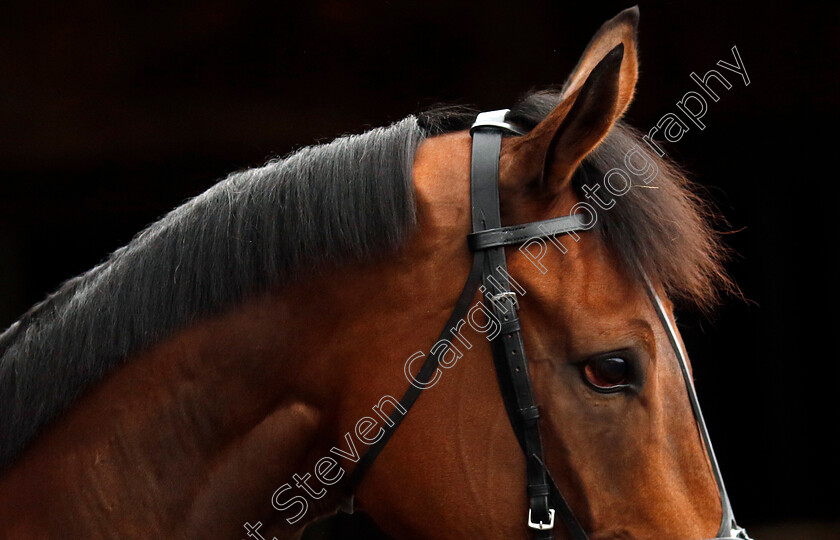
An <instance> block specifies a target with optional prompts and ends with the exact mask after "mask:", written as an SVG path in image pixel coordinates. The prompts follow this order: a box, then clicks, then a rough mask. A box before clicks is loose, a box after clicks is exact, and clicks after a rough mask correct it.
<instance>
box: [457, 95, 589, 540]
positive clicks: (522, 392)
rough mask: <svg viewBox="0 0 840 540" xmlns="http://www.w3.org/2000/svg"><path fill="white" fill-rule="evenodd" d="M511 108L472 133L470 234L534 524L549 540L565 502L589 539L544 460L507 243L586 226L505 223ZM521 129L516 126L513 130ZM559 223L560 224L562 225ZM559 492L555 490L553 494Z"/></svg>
mask: <svg viewBox="0 0 840 540" xmlns="http://www.w3.org/2000/svg"><path fill="white" fill-rule="evenodd" d="M506 113H507V111H493V112H489V113H482V114H480V115H479V116H478V117H477V118H476V122H475V124H473V127H472V129H471V130H470V133H471V134H472V138H473V144H472V161H471V168H470V177H471V178H470V186H471V187H470V199H471V205H472V223H473V233H472V234H471V235H470V236H469V237H468V239H469V240H468V241H469V243H470V248H471V249H473V250H474V251H475V252H476V255H478V254H479V253H482V252H484V253H486V254H487V258H486V260H485V267H484V271H483V275H482V282H483V290H482V293H483V295H484V304H485V307H486V308H487V309H488V310H490V311H491V312H492V313H493V315H494V316H495V317H496V319H497V320H499V321H501V327H502V328H501V331H500V333H499V336H498V337H497V338H496V339H494V340H493V343H492V347H491V348H492V351H493V364H494V367H495V368H496V378H497V379H498V382H499V388H500V390H501V392H502V397H503V402H504V404H505V409H506V411H507V413H508V418H509V419H510V422H511V426H512V427H513V431H514V433H515V434H516V438H517V440H518V441H519V445H520V447H521V448H522V451H523V453H524V455H525V461H526V476H527V484H526V485H527V497H528V521H527V523H528V526H529V527H530V528H531V529H533V533H534V534H533V537H534V538H536V539H540V540H548V539H551V538H553V537H554V535H553V531H552V529H553V526H554V514H555V512H556V510H557V509H556V508H552V505H551V503H550V500H555V501H558V502H560V516H561V517H562V518H563V520H564V522H565V523H566V525H567V527H568V529H569V532H570V533H571V535H572V538H573V539H574V540H585V539H586V533H585V532H584V531H583V528H582V527H581V526H580V523H579V522H578V520H577V519H576V518H575V517H574V514H573V513H572V511H571V509H570V508H569V506H568V504H566V501H565V499H564V498H563V496H562V494H560V491H559V490H558V489H557V486H556V485H555V484H554V482H549V477H548V471H547V469H546V467H545V465H544V462H543V445H542V438H541V436H540V429H539V417H540V415H539V409H538V408H537V403H536V397H535V396H534V387H533V384H532V382H531V376H530V372H529V369H528V359H527V356H526V355H525V345H524V342H523V339H522V331H521V328H522V326H521V323H520V321H519V316H518V309H519V303H518V302H517V300H516V292H514V291H513V290H511V289H512V287H511V285H512V284H511V280H510V276H509V274H508V271H507V260H506V257H505V250H504V246H505V245H508V244H512V243H521V242H524V241H525V240H528V239H530V238H533V237H534V236H537V237H540V236H548V235H552V234H553V233H552V231H554V230H557V231H562V232H570V231H573V230H582V228H583V227H582V225H583V224H584V223H583V221H582V220H580V219H578V216H574V217H572V218H571V219H570V218H562V219H561V220H550V221H553V222H554V227H553V228H552V227H543V228H542V229H540V224H539V223H530V224H527V225H517V226H513V227H502V223H501V210H500V207H499V157H500V154H501V143H502V135H503V130H505V129H506V128H505V127H503V125H504V124H506V122H505V118H504V116H505V114H506ZM509 131H513V132H514V133H518V131H516V130H513V129H511V130H509ZM558 225H559V227H558ZM552 495H553V496H552Z"/></svg>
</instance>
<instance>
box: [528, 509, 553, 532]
mask: <svg viewBox="0 0 840 540" xmlns="http://www.w3.org/2000/svg"><path fill="white" fill-rule="evenodd" d="M528 526H529V527H531V528H532V529H537V530H538V531H547V530H549V529H553V528H554V508H549V509H548V523H543V522H542V521H538V522H536V523H534V522H533V521H532V520H531V509H530V508H529V509H528Z"/></svg>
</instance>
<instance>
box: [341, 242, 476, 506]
mask: <svg viewBox="0 0 840 540" xmlns="http://www.w3.org/2000/svg"><path fill="white" fill-rule="evenodd" d="M484 260H485V257H484V254H483V253H482V254H481V255H479V256H476V257H474V258H473V264H472V268H471V269H470V273H469V274H468V275H467V281H466V283H464V287H463V288H462V289H461V294H460V295H458V300H457V301H456V302H455V307H454V308H453V309H452V314H451V315H450V316H449V319H447V321H446V324H444V325H443V330H441V333H440V336H439V337H438V339H437V340H436V342H437V341H440V340H442V339H448V338H449V337H451V336H450V332H451V330H452V329H453V328H455V327H456V325H457V324H458V322H459V321H461V320H462V319H465V317H466V316H467V312H468V311H469V309H470V305H471V304H472V301H473V298H475V293H476V291H477V290H478V287H479V284H480V283H481V273H482V269H483V268H484ZM445 352H446V348H438V349H437V350H436V351H433V352H430V353H429V355H428V356H427V357H426V360H425V362H423V365H422V366H421V367H420V371H418V372H417V375H416V376H414V380H415V382H416V383H417V385H414V384H410V385H409V386H408V389H407V390H406V391H405V393H404V394H403V397H402V399H400V406H401V407H402V411H405V412H402V411H401V410H400V407H397V408H395V409H394V410H393V411H392V412H391V414H390V415H389V417H388V418H389V420H390V421H389V422H387V423H386V425H385V426H383V429H384V430H385V432H384V433H383V435H382V437H381V438H380V439H379V440H378V441H376V442H375V443H374V444H372V445H371V446H370V447H368V449H367V451H366V452H365V453H364V454H363V455H362V456H361V457H360V458H359V462H358V464H357V465H356V467H355V468H354V469H353V472H352V473H350V476H349V478H348V480H347V483H346V484H345V491H346V492H347V495H348V497H350V498H352V496H353V494H354V493H355V492H356V488H357V487H358V486H359V483H360V482H361V481H362V477H364V475H365V473H366V472H367V470H368V469H370V467H371V465H373V462H374V460H376V458H377V456H379V453H380V452H382V449H383V448H385V445H386V444H388V441H389V440H390V439H391V436H392V435H393V434H394V433H395V432H396V431H397V428H398V427H399V426H400V423H402V420H403V418H405V417H406V416H408V411H409V410H411V407H412V406H413V405H414V402H416V401H417V398H419V397H420V394H421V393H422V392H423V390H424V389H425V388H426V387H425V386H424V385H426V384H427V383H428V382H429V381H430V380H431V378H432V376H433V375H434V374H435V372H436V371H437V368H438V365H439V364H440V358H441V356H442V355H443V354H444V353H445ZM345 506H349V508H350V509H352V502H350V503H349V505H348V504H347V503H345Z"/></svg>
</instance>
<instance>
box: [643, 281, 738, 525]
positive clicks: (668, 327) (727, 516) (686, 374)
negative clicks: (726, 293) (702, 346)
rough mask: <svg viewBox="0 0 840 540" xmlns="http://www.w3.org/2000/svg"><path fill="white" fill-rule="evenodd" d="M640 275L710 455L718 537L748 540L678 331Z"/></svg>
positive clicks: (651, 287) (649, 283)
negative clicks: (717, 508) (728, 490)
mask: <svg viewBox="0 0 840 540" xmlns="http://www.w3.org/2000/svg"><path fill="white" fill-rule="evenodd" d="M640 271H641V270H640ZM641 273H642V276H644V280H645V289H646V291H647V294H648V297H649V298H650V302H651V304H653V309H654V311H655V312H656V316H657V317H659V321H660V322H661V323H662V327H663V328H664V329H665V333H666V334H667V335H668V341H670V342H671V348H673V349H674V355H676V357H677V362H678V363H679V365H680V370H681V371H682V376H683V381H684V382H685V388H686V391H687V392H688V400H689V402H690V403H691V409H692V412H693V413H694V419H695V421H696V424H697V429H698V431H699V432H700V437H701V439H702V441H703V444H704V446H705V447H706V453H707V455H708V456H709V462H710V463H711V465H712V472H713V474H714V477H715V482H716V483H717V488H718V493H719V494H720V505H721V509H722V514H723V515H722V516H721V522H720V529H719V530H718V533H717V538H720V539H725V538H747V536H746V532H745V531H744V530H743V529H742V528H741V527H739V526H738V525H737V524H736V523H735V514H734V512H733V511H732V504H731V503H730V501H729V495H728V494H727V493H726V485H724V483H723V474H721V472H720V466H719V465H718V461H717V457H716V456H715V450H714V448H713V447H712V438H711V437H710V436H709V430H708V428H707V427H706V421H705V419H704V418H703V411H702V409H701V408H700V400H699V399H698V398H697V391H696V390H695V388H694V381H693V379H692V376H691V372H690V371H689V369H688V361H687V360H686V354H685V352H684V351H683V348H682V344H681V343H680V341H679V339H678V338H677V330H676V328H674V325H673V323H672V322H671V319H670V318H669V317H668V312H667V310H666V309H665V306H664V304H663V303H662V300H661V299H660V298H659V295H658V294H656V289H655V288H654V287H653V283H651V281H650V278H648V276H647V274H645V273H644V271H641Z"/></svg>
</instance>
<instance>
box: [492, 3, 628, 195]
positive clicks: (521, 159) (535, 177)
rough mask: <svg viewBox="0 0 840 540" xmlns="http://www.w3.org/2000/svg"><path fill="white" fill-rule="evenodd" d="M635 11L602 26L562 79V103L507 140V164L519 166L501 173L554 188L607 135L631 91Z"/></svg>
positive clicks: (625, 11) (565, 181)
mask: <svg viewBox="0 0 840 540" xmlns="http://www.w3.org/2000/svg"><path fill="white" fill-rule="evenodd" d="M638 14H639V12H638V9H637V8H631V9H628V10H624V11H622V12H621V13H620V14H619V15H617V16H616V17H615V18H613V19H612V20H610V21H607V22H606V23H605V24H604V25H603V26H602V27H601V29H600V30H599V31H598V33H597V34H596V35H595V37H594V38H593V39H592V41H591V42H590V43H589V46H588V47H587V48H586V52H584V55H583V58H581V61H580V62H579V63H578V67H577V69H576V70H575V72H574V73H573V74H572V76H571V77H570V78H569V80H568V82H567V83H566V87H565V89H564V90H563V100H562V101H561V102H560V104H559V105H557V107H556V108H555V109H554V110H553V111H552V112H551V113H549V115H548V116H547V117H546V118H545V119H544V120H543V121H542V122H540V123H539V124H538V125H537V126H536V127H534V129H533V130H531V132H530V133H528V134H527V135H525V136H523V137H520V138H518V139H513V140H512V141H511V144H510V146H509V151H510V152H511V153H512V154H514V155H515V156H516V158H514V159H513V160H510V161H509V164H510V165H511V166H512V167H513V168H514V169H518V170H509V171H507V174H506V175H505V176H508V177H511V178H519V179H521V180H526V181H530V182H534V181H536V183H537V184H538V186H539V187H540V188H543V189H546V188H548V189H550V190H551V191H554V192H558V191H559V190H560V188H561V187H563V186H564V185H565V184H566V183H567V181H568V180H569V178H571V175H572V173H573V172H574V171H575V169H576V168H577V166H578V165H579V164H580V162H581V161H582V160H583V158H584V157H586V155H587V154H589V152H591V151H592V150H594V149H595V147H596V146H598V144H599V143H600V142H601V140H602V139H603V138H604V137H606V135H607V133H608V132H609V131H610V129H611V128H612V126H613V124H615V122H616V121H617V120H618V119H619V118H621V115H622V114H624V111H625V110H626V109H627V106H628V105H629V104H630V100H631V99H632V97H633V92H634V91H635V87H636V80H637V78H638V61H637V59H636V21H637V20H638ZM625 40H626V41H627V43H625ZM608 44H611V48H610V49H606V50H605V48H606V47H607V45H608ZM628 49H629V53H628ZM593 61H594V63H592V62H593ZM532 167H539V169H534V168H532ZM523 168H527V169H529V170H522V169H523ZM549 182H551V184H552V185H550V186H549V185H548V183H549Z"/></svg>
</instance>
